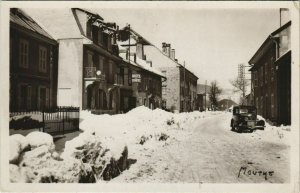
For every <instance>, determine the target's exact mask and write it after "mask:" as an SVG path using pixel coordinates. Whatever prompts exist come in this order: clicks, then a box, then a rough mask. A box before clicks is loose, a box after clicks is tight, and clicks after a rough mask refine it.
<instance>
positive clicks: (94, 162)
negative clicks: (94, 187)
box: [10, 106, 215, 183]
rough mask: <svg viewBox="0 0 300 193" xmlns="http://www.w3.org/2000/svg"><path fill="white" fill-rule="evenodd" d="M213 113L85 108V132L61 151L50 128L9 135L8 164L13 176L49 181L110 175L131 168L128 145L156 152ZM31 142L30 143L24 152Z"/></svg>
mask: <svg viewBox="0 0 300 193" xmlns="http://www.w3.org/2000/svg"><path fill="white" fill-rule="evenodd" d="M214 114H215V112H204V113H203V112H191V113H180V114H173V113H169V112H166V111H163V110H161V109H155V110H151V109H149V108H147V107H144V106H141V107H137V108H135V109H133V110H131V111H130V112H128V113H126V114H118V115H112V116H111V115H94V114H91V113H90V112H87V111H82V112H81V113H80V116H81V117H80V118H81V119H82V121H81V123H80V129H81V130H83V131H84V132H83V133H81V134H80V135H79V136H78V137H76V138H74V139H72V140H70V141H67V142H66V144H65V149H64V152H62V154H61V155H59V154H58V153H57V152H55V148H54V143H53V138H52V136H51V135H48V134H46V133H42V132H32V133H30V134H28V135H27V136H26V137H21V136H14V137H12V136H11V137H10V138H11V139H10V141H11V145H10V146H11V148H10V151H11V156H10V161H11V163H15V165H12V164H11V166H10V174H11V176H10V179H11V181H13V182H15V181H18V182H47V183H49V182H75V183H78V182H84V183H89V182H97V181H102V180H110V179H112V178H114V177H116V176H118V175H120V173H121V172H122V171H124V170H126V169H127V168H128V164H129V162H128V155H129V152H130V150H137V149H139V150H141V149H142V148H141V147H143V148H144V149H150V150H151V151H155V149H156V148H157V147H158V146H164V145H167V144H168V143H169V142H170V141H171V140H182V139H183V138H185V137H187V136H188V135H189V134H190V133H191V131H192V129H193V128H194V125H193V124H195V122H196V121H195V120H196V119H202V118H204V117H209V116H213V115H214ZM27 146H29V147H31V148H30V149H29V151H24V147H27ZM133 152H136V151H133ZM139 152H141V151H139ZM15 160H18V161H15ZM16 176H18V177H16Z"/></svg>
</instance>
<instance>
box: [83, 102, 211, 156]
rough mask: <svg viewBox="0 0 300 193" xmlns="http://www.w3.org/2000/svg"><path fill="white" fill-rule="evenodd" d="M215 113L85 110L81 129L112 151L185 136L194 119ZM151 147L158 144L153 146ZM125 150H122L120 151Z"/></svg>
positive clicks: (141, 108)
mask: <svg viewBox="0 0 300 193" xmlns="http://www.w3.org/2000/svg"><path fill="white" fill-rule="evenodd" d="M213 114H216V112H198V111H195V112H191V113H179V114H173V113H170V112H166V111H164V110H161V109H155V110H151V109H149V108H147V107H145V106H140V107H137V108H135V109H133V110H131V111H129V112H128V113H126V114H118V115H112V116H111V115H94V114H91V113H90V112H88V111H82V112H81V114H80V115H81V117H82V120H83V121H82V122H81V123H80V129H82V130H83V131H84V132H87V133H90V134H95V135H96V136H97V137H98V139H99V140H100V141H102V142H103V143H105V144H107V147H109V148H110V149H111V150H112V151H113V152H114V149H115V148H117V149H119V150H117V151H116V153H117V154H120V147H119V146H121V147H124V146H128V145H132V144H142V145H143V144H145V142H147V141H151V140H154V141H168V140H170V139H171V138H173V139H178V138H183V137H186V136H187V134H188V133H189V131H191V129H192V128H193V124H194V123H195V120H197V119H201V118H204V117H206V116H210V115H213ZM152 145H157V143H156V144H152ZM121 149H122V148H121Z"/></svg>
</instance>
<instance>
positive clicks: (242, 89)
mask: <svg viewBox="0 0 300 193" xmlns="http://www.w3.org/2000/svg"><path fill="white" fill-rule="evenodd" d="M230 83H231V85H232V86H233V87H234V90H233V92H235V93H240V94H241V95H240V100H241V103H243V101H244V99H245V96H246V92H247V87H248V86H249V85H250V84H249V81H247V80H246V79H245V78H240V77H236V78H235V79H234V80H230Z"/></svg>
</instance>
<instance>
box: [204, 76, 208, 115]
mask: <svg viewBox="0 0 300 193" xmlns="http://www.w3.org/2000/svg"><path fill="white" fill-rule="evenodd" d="M206 84H207V80H205V88H204V89H205V94H204V97H205V99H204V104H205V111H206Z"/></svg>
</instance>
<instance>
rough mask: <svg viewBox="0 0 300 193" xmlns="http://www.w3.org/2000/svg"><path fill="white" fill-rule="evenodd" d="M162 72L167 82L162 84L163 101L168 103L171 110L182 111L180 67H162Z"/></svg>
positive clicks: (167, 105)
mask: <svg viewBox="0 0 300 193" xmlns="http://www.w3.org/2000/svg"><path fill="white" fill-rule="evenodd" d="M159 69H160V71H161V72H162V73H163V74H165V76H166V78H167V80H166V81H165V82H163V83H162V87H165V88H162V89H164V90H165V91H164V90H163V91H162V99H163V100H164V101H166V108H167V109H169V110H178V111H179V110H180V73H179V68H178V67H161V68H159Z"/></svg>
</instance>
